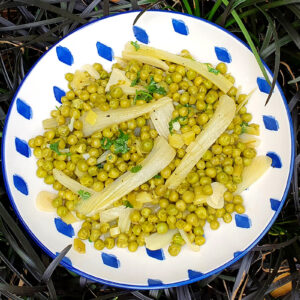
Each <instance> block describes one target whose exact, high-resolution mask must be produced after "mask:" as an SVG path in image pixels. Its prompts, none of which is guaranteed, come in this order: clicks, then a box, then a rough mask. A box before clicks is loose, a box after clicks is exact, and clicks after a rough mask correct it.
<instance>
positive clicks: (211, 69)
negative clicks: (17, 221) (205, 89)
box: [206, 64, 220, 75]
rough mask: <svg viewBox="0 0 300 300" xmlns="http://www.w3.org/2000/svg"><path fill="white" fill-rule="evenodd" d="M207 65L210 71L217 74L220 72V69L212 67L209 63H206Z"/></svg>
mask: <svg viewBox="0 0 300 300" xmlns="http://www.w3.org/2000/svg"><path fill="white" fill-rule="evenodd" d="M206 65H207V69H208V72H210V73H213V74H215V75H218V74H219V73H220V71H219V70H216V69H214V68H212V67H210V66H209V64H206Z"/></svg>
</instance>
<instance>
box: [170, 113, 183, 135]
mask: <svg viewBox="0 0 300 300" xmlns="http://www.w3.org/2000/svg"><path fill="white" fill-rule="evenodd" d="M186 118H187V117H181V116H178V117H176V118H175V119H173V120H171V121H170V122H169V131H170V133H171V134H172V131H173V124H174V123H176V122H178V121H184V120H185V119H186Z"/></svg>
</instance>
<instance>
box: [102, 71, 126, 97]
mask: <svg viewBox="0 0 300 300" xmlns="http://www.w3.org/2000/svg"><path fill="white" fill-rule="evenodd" d="M120 82H122V84H124V85H128V86H130V84H131V81H130V80H129V79H128V78H127V77H126V75H125V71H122V70H120V69H117V68H114V69H113V70H112V72H111V74H110V77H109V80H108V82H107V85H106V87H105V92H109V90H110V87H111V86H112V85H115V84H120Z"/></svg>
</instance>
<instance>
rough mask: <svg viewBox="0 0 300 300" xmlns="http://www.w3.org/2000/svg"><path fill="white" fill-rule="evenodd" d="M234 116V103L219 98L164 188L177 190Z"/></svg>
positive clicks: (227, 98) (224, 97)
mask: <svg viewBox="0 0 300 300" xmlns="http://www.w3.org/2000/svg"><path fill="white" fill-rule="evenodd" d="M234 114H235V102H234V100H232V99H231V98H230V97H228V96H227V95H223V96H221V97H220V100H219V105H218V107H217V109H216V111H215V113H214V115H213V116H212V118H211V119H210V120H209V122H208V123H207V126H206V128H205V129H204V130H203V131H202V132H201V133H200V134H199V135H198V136H197V138H196V139H195V141H194V142H192V143H191V144H190V145H189V146H188V148H187V149H186V152H187V153H186V155H185V156H184V157H183V159H182V161H181V162H180V164H179V165H178V166H177V168H176V169H175V171H174V172H173V173H172V175H171V176H170V177H169V178H168V180H167V181H166V186H167V187H168V188H170V189H175V188H177V187H178V186H179V185H180V183H181V182H182V181H183V180H184V178H185V177H186V176H187V174H188V173H189V172H190V171H191V170H192V168H193V167H194V166H195V165H196V164H197V162H198V161H199V160H200V158H201V157H202V156H203V154H204V153H205V152H206V150H207V149H208V148H209V147H210V146H211V145H212V144H213V143H214V142H215V141H216V140H217V138H218V137H219V136H220V135H221V134H222V133H223V132H224V131H225V130H226V128H227V127H228V125H229V124H230V123H231V121H232V119H233V117H234Z"/></svg>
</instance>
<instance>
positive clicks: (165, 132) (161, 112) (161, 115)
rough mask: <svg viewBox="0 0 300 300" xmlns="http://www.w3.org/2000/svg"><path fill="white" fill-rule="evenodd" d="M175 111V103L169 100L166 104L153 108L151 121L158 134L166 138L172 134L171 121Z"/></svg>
mask: <svg viewBox="0 0 300 300" xmlns="http://www.w3.org/2000/svg"><path fill="white" fill-rule="evenodd" d="M173 111H174V106H173V103H171V102H168V103H166V104H165V105H163V106H161V107H159V108H157V109H155V110H153V111H152V113H151V114H150V118H151V121H152V123H153V125H154V127H155V129H156V130H157V132H158V134H159V135H161V136H163V137H164V138H166V139H168V136H169V134H170V132H169V122H170V121H171V118H172V113H173Z"/></svg>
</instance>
